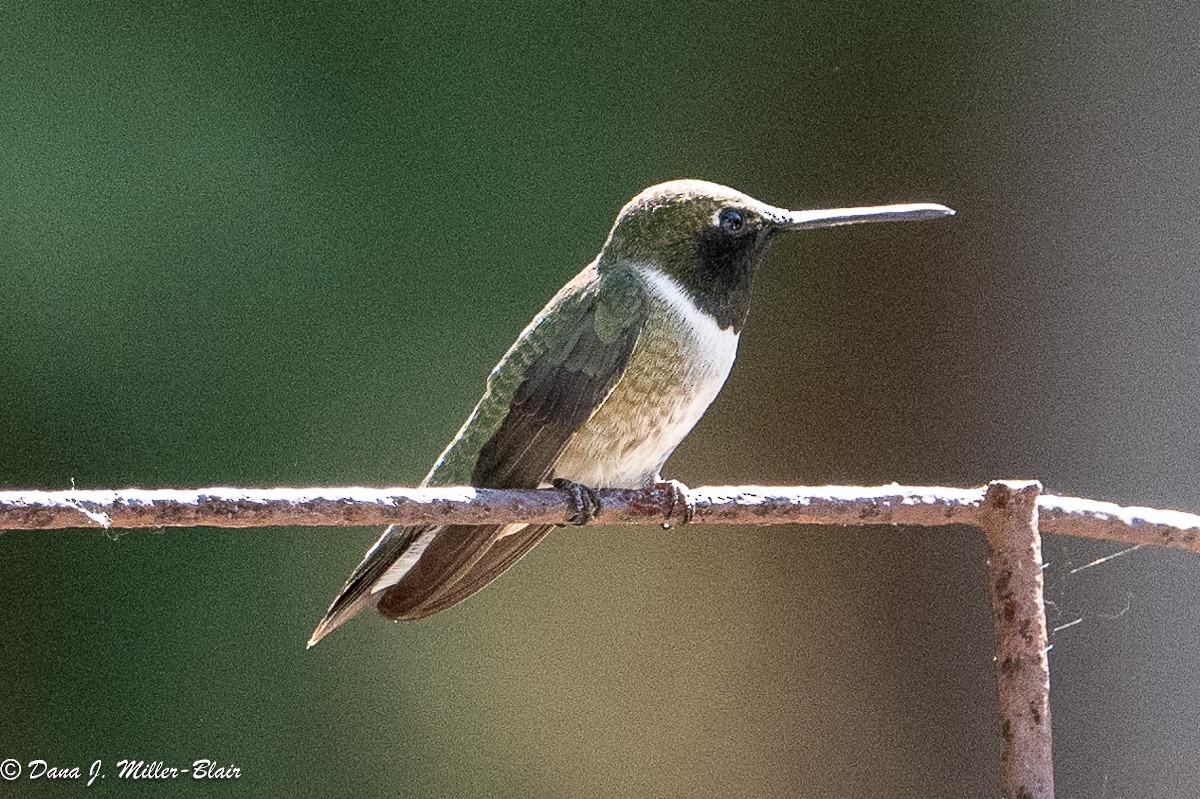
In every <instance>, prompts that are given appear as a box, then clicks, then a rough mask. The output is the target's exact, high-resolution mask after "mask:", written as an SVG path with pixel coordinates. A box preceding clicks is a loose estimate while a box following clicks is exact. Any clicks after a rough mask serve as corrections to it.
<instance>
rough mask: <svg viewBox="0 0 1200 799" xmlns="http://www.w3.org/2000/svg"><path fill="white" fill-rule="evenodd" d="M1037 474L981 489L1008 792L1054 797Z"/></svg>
mask: <svg viewBox="0 0 1200 799" xmlns="http://www.w3.org/2000/svg"><path fill="white" fill-rule="evenodd" d="M1041 490H1042V486H1041V484H1040V483H1038V482H1036V481H1028V482H1022V481H996V482H994V483H991V484H990V485H989V486H988V489H987V493H986V494H985V495H984V499H983V507H982V514H981V519H980V521H981V525H982V527H983V530H984V533H985V534H986V536H987V544H988V578H989V580H990V583H991V591H992V620H993V622H994V623H995V628H996V672H997V676H998V680H999V688H1000V732H1001V744H1000V746H1001V750H1000V751H1001V762H1002V768H1003V782H1002V785H1001V795H1002V796H1004V798H1005V799H1053V797H1054V767H1053V762H1052V758H1051V740H1050V663H1049V659H1048V657H1047V654H1048V649H1047V642H1046V611H1045V605H1044V604H1043V601H1042V539H1041V534H1040V533H1039V532H1038V504H1037V502H1038V495H1039V494H1040V493H1041Z"/></svg>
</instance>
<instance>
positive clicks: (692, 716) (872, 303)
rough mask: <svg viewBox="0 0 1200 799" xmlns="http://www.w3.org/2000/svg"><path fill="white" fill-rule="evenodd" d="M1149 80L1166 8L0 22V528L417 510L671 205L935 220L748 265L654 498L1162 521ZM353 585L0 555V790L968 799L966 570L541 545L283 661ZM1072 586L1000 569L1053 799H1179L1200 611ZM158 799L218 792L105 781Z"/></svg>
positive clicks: (76, 552) (1196, 164) (90, 542)
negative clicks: (259, 499)
mask: <svg viewBox="0 0 1200 799" xmlns="http://www.w3.org/2000/svg"><path fill="white" fill-rule="evenodd" d="M1198 46H1200V11H1197V10H1196V9H1195V8H1194V7H1190V6H1188V5H1186V4H1176V3H1170V2H1164V1H1163V0H1150V2H1147V3H1143V4H1141V5H1138V6H1136V7H1134V6H1127V5H1126V4H1118V3H1086V4H1081V3H1043V4H1041V5H1040V6H1039V7H1033V6H1024V7H1022V6H1020V5H1014V4H999V3H960V4H936V3H916V2H909V3H903V2H902V3H883V2H874V3H865V4H859V5H857V6H850V5H848V4H844V3H817V4H796V3H766V2H763V3H754V4H731V3H717V4H711V5H703V6H700V5H695V6H684V5H670V4H659V5H648V4H647V5H639V4H628V5H617V4H578V5H575V6H565V7H560V8H558V9H553V10H552V9H550V8H547V7H546V6H544V5H541V4H535V3H527V4H522V3H513V2H505V3H478V4H446V5H438V4H393V3H384V2H362V3H348V4H332V3H331V4H324V5H320V4H308V3H304V4H276V5H270V4H243V3H232V2H224V3H220V2H218V3H207V4H205V3H199V4H196V3H193V4H183V3H157V4H154V3H108V4H79V3H59V4H54V3H41V2H31V3H8V4H4V5H3V6H2V7H0V356H2V361H0V363H2V365H3V368H2V369H0V485H3V486H5V487H14V488H15V487H38V488H66V487H69V486H70V485H71V484H72V482H74V484H75V485H77V486H79V487H120V486H127V485H136V486H145V487H155V486H198V485H211V484H227V485H261V486H270V485H322V484H332V485H346V484H368V485H392V484H413V483H416V482H417V481H418V480H420V479H421V477H422V476H423V475H424V473H425V471H426V469H427V468H428V466H429V465H430V463H431V462H432V461H433V459H434V458H435V457H436V456H437V454H438V452H439V451H440V449H441V447H442V446H443V445H444V444H445V442H446V441H447V440H448V439H449V437H450V436H451V435H452V434H453V433H454V431H455V430H456V429H457V427H458V425H459V424H460V422H461V421H462V419H463V418H464V417H465V415H466V414H467V413H468V412H469V410H470V409H471V407H472V405H473V403H474V402H475V400H476V399H477V398H478V396H479V394H480V392H481V389H482V385H483V380H484V378H485V376H486V374H487V372H488V370H489V369H490V368H491V366H492V365H493V364H494V363H495V361H496V360H497V359H498V358H499V356H500V355H501V354H502V353H503V352H504V350H505V349H506V348H507V347H508V345H509V344H510V343H511V341H512V340H513V338H514V337H515V336H516V334H517V333H518V332H519V331H520V330H521V328H522V327H523V326H524V325H525V323H526V322H527V321H528V319H529V318H530V317H531V316H532V315H533V314H534V313H536V312H537V311H538V310H539V309H540V308H541V307H542V305H543V303H544V302H545V301H546V299H547V298H549V296H550V295H551V294H552V293H553V292H554V291H555V290H556V289H557V288H558V287H559V286H560V285H561V284H562V283H563V282H565V281H566V280H567V279H568V278H569V277H570V276H571V275H573V274H574V273H575V272H576V271H577V270H578V269H579V268H580V267H581V266H582V265H583V264H584V263H586V262H587V261H588V260H589V259H590V258H591V257H592V255H593V254H594V253H595V252H596V250H597V249H598V248H599V246H600V244H601V243H602V242H603V240H604V237H605V235H606V233H607V231H608V227H609V226H610V225H611V223H612V220H613V218H614V217H615V215H616V212H617V210H618V209H619V208H620V207H621V205H622V204H623V203H624V202H625V201H626V200H627V199H628V198H629V197H630V196H632V195H633V194H635V193H636V192H637V191H638V190H640V189H641V188H643V187H644V186H647V185H649V184H652V183H656V182H658V181H661V180H665V179H669V178H675V177H684V176H687V177H700V178H707V179H710V180H716V181H719V182H724V183H728V184H730V185H733V186H735V187H737V188H740V189H742V190H744V191H746V192H748V193H750V194H752V195H754V196H756V197H759V198H760V199H763V200H765V201H768V202H773V203H776V204H780V205H787V206H791V207H821V206H831V205H849V204H868V203H883V202H901V201H921V200H927V201H939V202H944V203H947V204H949V205H952V206H955V207H956V208H957V209H958V210H959V216H958V217H957V218H956V219H954V220H952V221H947V222H941V223H937V224H926V225H910V226H903V225H897V226H871V227H867V228H858V229H845V230H833V231H822V232H818V233H813V234H811V235H807V236H803V237H791V238H788V239H786V240H783V241H781V242H780V243H779V244H778V245H777V246H776V249H775V251H774V252H773V253H772V255H771V257H770V258H769V262H768V264H767V265H766V268H765V269H764V270H763V272H762V273H761V274H760V278H759V280H758V284H757V287H756V296H755V305H754V309H753V312H752V315H751V321H750V325H749V327H748V329H747V332H746V335H745V336H744V337H743V341H742V348H741V355H740V358H739V361H738V364H737V367H736V368H735V369H734V372H733V375H732V377H731V378H730V381H729V383H728V385H727V387H726V389H725V391H724V393H723V394H722V395H721V397H720V398H719V399H718V400H717V402H716V403H715V404H714V406H713V408H712V409H711V411H710V412H709V414H708V416H707V417H706V418H705V420H704V421H703V422H702V423H701V424H700V425H699V426H698V427H697V429H696V430H695V432H694V434H693V435H692V436H691V437H690V438H689V440H688V441H687V442H685V444H684V445H683V446H682V447H681V448H680V450H679V452H678V453H677V455H676V456H675V457H674V458H673V459H672V461H671V462H670V463H669V464H668V470H667V471H668V476H671V477H676V478H679V479H681V480H683V481H685V482H687V483H690V484H692V485H703V484H712V483H780V484H791V483H816V484H821V483H861V484H877V483H881V482H888V481H891V480H897V481H900V482H905V483H931V484H948V485H973V484H979V483H981V482H984V481H986V480H988V479H991V478H996V477H1038V478H1040V479H1042V480H1043V481H1044V482H1045V483H1046V486H1047V488H1048V490H1051V491H1054V492H1057V493H1066V494H1078V495H1083V496H1091V497H1097V498H1107V499H1113V500H1117V501H1121V502H1126V503H1137V504H1147V505H1152V506H1169V507H1178V508H1182V509H1190V510H1198V509H1200V496H1198V491H1197V487H1198V486H1200V459H1198V458H1197V453H1198V452H1200V424H1198V419H1200V356H1198V346H1197V345H1198V343H1200V318H1198V317H1197V315H1196V312H1195V309H1196V307H1197V302H1198V300H1200V270H1198V269H1197V262H1198V258H1200V225H1198V224H1197V222H1198V217H1200V214H1198V211H1197V209H1198V207H1200V205H1198V200H1200V190H1198V188H1197V187H1198V186H1200V174H1198V172H1200V159H1198V157H1197V156H1198V154H1200V134H1198V133H1197V131H1200V119H1198V117H1200V85H1198V84H1197V83H1196V81H1195V59H1196V54H1197V47H1198ZM376 534H377V531H376V530H373V529H266V530H256V531H220V530H207V529H197V530H172V531H167V532H165V533H158V534H156V533H151V532H136V533H130V534H127V535H123V536H121V537H120V538H119V539H118V540H116V541H113V540H110V539H108V538H106V537H105V536H104V535H103V534H101V533H99V532H94V531H86V532H83V531H65V532H53V533H41V532H39V533H11V532H10V533H7V534H4V535H3V536H2V537H0V563H2V567H0V630H2V632H0V636H2V640H3V647H2V649H0V686H2V687H0V718H2V719H3V723H2V724H0V758H5V757H15V758H17V759H19V760H21V761H22V762H26V761H29V760H32V759H34V758H44V759H47V760H49V761H50V762H51V763H54V764H60V765H72V764H80V765H82V766H83V767H84V768H85V769H86V767H87V765H88V764H89V763H90V762H91V761H92V760H94V759H96V758H101V759H103V760H104V761H105V763H106V770H107V771H108V772H109V776H108V778H107V780H106V781H105V782H104V783H103V785H102V786H100V791H101V792H104V793H110V794H120V793H124V792H133V791H134V790H135V789H136V791H137V792H138V793H139V794H143V793H147V794H153V795H155V796H168V795H185V796H195V795H205V794H207V793H210V792H211V793H217V792H220V793H221V795H232V793H231V792H237V793H239V794H244V795H255V796H282V795H305V796H307V795H313V796H328V795H346V796H350V795H353V796H362V797H375V796H381V797H382V796H422V797H430V796H433V797H458V796H462V797H476V796H478V797H484V796H488V797H560V796H570V797H575V796H578V797H593V796H594V797H602V796H638V797H677V796H678V797H681V796H688V797H704V796H712V797H718V796H721V797H724V796H761V797H773V796H823V797H824V796H828V797H876V796H908V795H922V796H945V797H951V796H956V797H960V796H993V795H995V794H996V788H995V783H996V779H997V774H998V743H997V735H996V727H997V722H996V701H995V698H994V695H993V694H994V686H993V681H992V673H993V665H992V662H991V628H990V619H989V615H988V604H987V597H986V593H985V574H984V547H983V543H982V537H981V535H980V534H978V533H977V532H976V531H973V530H969V529H944V530H922V529H896V530H892V529H848V530H846V529H814V528H789V527H778V528H770V529H741V528H730V529H710V528H704V529H697V530H694V531H692V530H677V531H673V532H670V533H662V532H660V531H656V530H648V529H588V530H583V531H573V530H564V531H562V532H560V533H558V534H556V535H554V536H552V537H551V539H549V540H548V541H547V542H546V543H544V544H543V545H542V546H540V547H539V548H538V549H537V550H536V551H535V552H534V553H533V554H532V555H530V556H529V557H528V558H527V559H526V560H525V561H524V562H523V563H522V564H521V565H520V566H519V567H518V568H516V569H515V570H514V571H513V572H512V573H511V574H510V575H508V576H506V577H505V578H504V579H503V580H501V581H500V582H498V583H497V584H496V585H495V586H493V587H491V588H489V589H488V590H487V591H485V592H484V593H482V594H481V595H480V596H478V597H477V598H475V599H473V600H471V601H470V602H468V603H466V604H465V605H463V606H461V607H459V608H456V609H454V610H453V611H451V612H448V613H445V614H442V615H439V616H437V617H435V618H434V619H432V620H429V621H427V622H423V623H421V624H417V625H410V626H393V625H389V624H387V623H385V622H383V621H382V620H380V619H378V618H366V619H363V620H358V621H356V622H355V623H353V624H351V625H349V626H348V627H347V628H345V629H343V630H339V631H338V632H337V633H336V634H334V635H333V636H331V637H330V638H329V639H327V640H326V641H325V642H324V643H322V644H321V645H320V646H319V647H317V648H315V649H314V650H312V651H307V652H306V651H305V649H304V642H305V640H306V638H307V636H308V634H309V632H310V631H311V629H312V627H313V625H314V624H315V622H316V621H317V620H318V618H319V617H320V615H321V613H322V612H323V611H324V609H325V607H326V605H327V603H328V601H329V600H330V598H331V597H332V596H333V593H334V592H335V591H336V589H337V588H338V587H339V586H340V584H341V581H342V580H343V579H344V578H345V576H346V575H347V574H348V572H349V570H350V569H351V568H352V567H353V565H354V564H355V563H356V562H357V561H358V559H359V557H360V556H361V554H362V551H363V549H364V548H365V547H366V546H367V545H368V544H369V543H370V542H371V541H373V540H374V537H375V536H376ZM1117 549H1118V547H1116V546H1108V545H1103V544H1098V543H1091V542H1086V541H1079V540H1069V539H1062V538H1050V539H1049V540H1048V541H1047V545H1046V557H1047V560H1048V561H1049V569H1048V572H1047V581H1048V583H1047V592H1048V597H1049V598H1050V599H1051V600H1052V601H1053V606H1052V607H1051V623H1052V625H1055V626H1060V625H1066V624H1068V623H1070V622H1072V621H1074V620H1075V619H1080V618H1081V619H1082V622H1081V623H1079V624H1075V625H1073V626H1070V627H1067V628H1065V629H1062V630H1060V631H1058V632H1056V633H1055V634H1054V635H1053V636H1052V640H1053V643H1054V650H1053V653H1052V656H1051V663H1052V668H1053V680H1054V688H1053V691H1054V693H1053V710H1054V724H1055V732H1056V740H1055V745H1056V752H1055V754H1056V759H1057V764H1058V770H1057V779H1058V786H1059V795H1060V796H1110V797H1115V796H1139V797H1176V796H1179V797H1183V796H1194V795H1195V790H1196V789H1195V786H1196V785H1197V784H1198V783H1200V758H1197V757H1196V756H1195V753H1196V751H1197V749H1198V748H1200V709H1198V708H1200V615H1198V614H1197V610H1196V601H1195V598H1196V585H1197V584H1198V583H1200V559H1198V558H1196V557H1194V556H1187V555H1184V554H1180V553H1171V552H1155V551H1139V552H1136V553H1133V554H1130V555H1127V556H1125V557H1122V558H1119V559H1116V560H1114V561H1111V562H1109V563H1106V564H1104V565H1102V566H1099V567H1096V568H1092V569H1087V570H1084V571H1078V572H1073V571H1072V570H1073V569H1076V568H1078V567H1079V566H1082V565H1084V564H1085V563H1087V562H1089V561H1090V560H1092V559H1093V558H1096V557H1100V556H1102V555H1105V554H1109V553H1112V552H1114V551H1116V550H1117ZM202 757H204V758H211V759H214V760H216V761H218V762H219V763H235V764H237V765H238V766H239V767H240V768H241V769H242V774H243V776H242V778H241V780H240V781H239V782H238V783H236V784H235V785H228V784H217V785H210V784H196V783H193V782H191V781H182V782H179V783H169V784H162V785H153V786H149V787H147V786H144V785H137V784H133V783H129V782H124V783H122V782H119V781H117V780H116V779H115V775H114V774H113V773H112V772H114V771H115V762H116V761H117V760H118V759H120V758H135V759H144V760H146V761H151V760H163V761H166V762H167V763H168V764H174V765H181V764H188V763H190V762H191V761H192V760H194V759H196V758H202ZM81 789H82V786H81V785H78V784H68V785H47V784H45V780H42V781H41V782H39V783H34V784H30V783H28V782H27V781H24V782H18V783H14V784H12V785H9V786H8V787H7V788H6V790H7V791H8V792H9V793H14V795H15V794H22V795H23V794H25V793H28V794H31V795H33V794H36V795H51V794H54V793H62V794H64V795H68V794H69V795H77V794H78V791H79V790H81ZM92 790H97V788H95V787H94V788H93V789H92Z"/></svg>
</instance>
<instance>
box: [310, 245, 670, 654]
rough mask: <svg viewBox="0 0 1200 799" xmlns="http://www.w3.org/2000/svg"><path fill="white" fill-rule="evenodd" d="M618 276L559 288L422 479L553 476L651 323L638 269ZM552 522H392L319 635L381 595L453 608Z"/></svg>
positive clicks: (414, 606) (397, 605)
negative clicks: (519, 526)
mask: <svg viewBox="0 0 1200 799" xmlns="http://www.w3.org/2000/svg"><path fill="white" fill-rule="evenodd" d="M619 277H622V276H614V275H611V274H610V275H606V276H602V275H601V274H600V273H599V272H598V270H597V269H596V267H595V265H592V266H589V267H588V268H587V269H585V270H584V271H583V272H581V273H580V274H579V275H577V276H576V278H575V279H574V280H572V281H571V282H570V283H568V284H567V285H566V286H564V287H563V289H562V290H561V291H559V293H558V294H556V295H555V297H554V298H553V299H552V300H551V301H550V303H549V304H548V305H547V306H546V308H545V309H544V310H543V311H542V312H541V313H540V314H538V316H537V317H536V318H535V319H534V320H533V322H531V323H530V325H529V326H528V327H527V328H526V329H525V331H524V332H523V333H522V334H521V336H520V338H519V339H518V340H517V342H516V343H515V344H514V345H513V346H512V348H511V349H509V351H508V353H507V354H506V355H505V356H504V358H503V359H502V360H501V361H500V363H499V364H498V365H497V366H496V368H495V369H494V370H493V371H492V374H491V376H490V377H489V378H488V386H487V391H486V393H485V394H484V396H483V398H482V399H481V400H480V401H479V403H478V405H476V407H475V410H474V412H473V413H472V414H471V416H470V418H468V419H467V422H466V423H465V424H464V425H463V427H462V429H461V430H459V432H458V435H457V436H456V437H455V439H454V441H452V442H451V444H450V445H449V446H448V447H447V448H446V451H445V452H443V453H442V456H441V457H440V458H439V459H438V462H437V464H436V465H435V466H434V468H433V470H432V471H431V472H430V473H429V476H428V477H426V479H425V481H424V483H423V484H424V485H429V486H437V485H463V484H468V485H476V486H481V487H490V488H536V487H538V486H539V485H541V484H542V483H543V482H544V481H545V480H546V479H547V478H548V477H549V476H550V472H551V470H552V468H553V466H554V462H555V461H556V460H557V459H558V456H559V455H560V454H561V453H562V451H563V449H564V448H565V447H566V445H567V443H568V442H569V441H570V439H571V436H572V435H573V434H574V433H575V432H576V431H578V430H579V428H580V427H582V426H583V424H584V423H585V422H586V421H587V420H588V418H589V417H590V416H591V415H592V413H594V412H595V410H596V409H597V408H598V407H599V406H600V405H601V403H603V402H604V400H605V399H606V398H607V397H608V395H609V393H610V392H611V391H612V389H613V387H614V385H615V384H616V382H617V380H618V379H619V377H620V375H621V373H622V372H623V371H624V368H625V365H626V363H627V362H628V360H629V356H630V353H631V352H632V351H633V348H634V345H635V343H636V342H637V338H638V336H639V335H640V333H641V330H642V328H643V324H644V321H645V314H646V304H647V300H646V296H645V289H644V288H643V286H642V283H641V281H640V280H638V279H636V278H634V277H632V276H623V277H624V279H618V278H619ZM547 532H549V528H540V527H539V528H532V527H526V528H523V529H519V530H513V529H512V526H511V525H476V526H466V525H450V526H445V527H390V528H388V529H387V530H386V531H385V532H384V534H383V536H382V537H381V538H380V539H379V541H378V542H377V543H376V544H375V546H374V547H372V548H371V550H369V551H368V552H367V555H366V556H365V557H364V558H363V561H362V562H361V563H360V564H359V566H358V568H357V569H355V571H354V573H353V574H352V575H351V576H350V579H349V580H348V581H347V583H346V585H345V587H344V588H343V589H342V592H341V593H340V594H339V595H338V597H337V598H336V599H335V600H334V602H333V604H332V605H331V606H330V608H329V611H328V612H327V613H326V616H325V619H324V620H323V621H322V622H321V624H320V625H318V627H317V631H316V632H315V633H314V634H313V642H315V640H319V638H320V637H322V636H323V635H324V634H326V633H327V632H329V631H330V630H332V629H333V628H334V627H336V626H337V625H338V624H341V623H342V622H343V621H345V620H346V619H348V618H350V616H352V615H354V614H355V613H357V612H358V611H359V610H361V609H362V608H363V607H365V606H367V605H368V604H370V603H371V602H372V601H375V600H377V601H378V607H379V611H380V613H382V614H383V615H384V616H387V617H389V618H393V619H399V618H403V619H418V618H423V617H425V616H428V615H430V614H432V613H436V612H437V611H439V610H442V609H444V608H446V607H449V606H450V605H452V604H454V603H455V602H458V601H461V600H462V599H465V598H466V597H467V596H469V595H470V594H472V593H474V592H475V591H477V590H479V589H480V588H482V587H483V586H484V585H486V584H487V583H488V582H490V581H491V580H493V579H495V578H496V577H498V576H499V575H500V574H501V573H502V572H503V571H504V570H505V569H507V568H508V567H509V566H511V565H512V564H513V563H514V562H516V560H517V559H519V558H520V557H521V555H523V554H524V553H525V552H526V551H528V550H529V549H530V548H532V546H533V545H534V544H536V543H537V542H538V541H540V540H541V539H542V538H543V537H545V535H546V533H547ZM509 538H511V539H512V540H511V541H509V540H508V539H509ZM464 580H465V582H462V585H461V587H458V586H457V584H458V583H460V582H461V581H464Z"/></svg>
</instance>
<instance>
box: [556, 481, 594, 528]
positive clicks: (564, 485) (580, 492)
mask: <svg viewBox="0 0 1200 799" xmlns="http://www.w3.org/2000/svg"><path fill="white" fill-rule="evenodd" d="M550 485H552V486H554V487H555V488H559V489H562V490H563V491H566V492H567V497H568V499H569V504H570V506H571V515H570V516H568V517H567V522H568V523H569V524H574V525H584V524H587V523H588V522H590V521H591V520H592V519H595V518H596V517H597V516H599V515H600V511H601V510H602V508H603V505H601V503H600V496H599V495H598V494H597V493H596V491H595V489H591V488H588V487H587V486H585V485H581V484H580V483H576V482H575V481H574V480H568V479H566V478H565V477H556V478H554V479H553V480H552V481H550Z"/></svg>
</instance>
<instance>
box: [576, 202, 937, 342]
mask: <svg viewBox="0 0 1200 799" xmlns="http://www.w3.org/2000/svg"><path fill="white" fill-rule="evenodd" d="M953 213H954V212H953V211H952V210H950V209H949V208H946V207H945V206H942V205H934V204H929V203H922V204H915V205H889V206H880V207H875V208H839V209H834V210H829V211H789V210H787V209H784V208H776V207H774V206H771V205H767V204H766V203H763V202H759V201H758V200H756V199H754V198H753V197H749V196H747V195H745V194H742V193H741V192H739V191H735V190H733V189H731V188H728V187H727V186H721V185H719V184H716V183H709V182H708V181H704V180H672V181H668V182H667V183H660V184H658V185H657V186H651V187H650V188H648V189H646V190H644V191H642V193H640V194H638V195H637V196H636V197H634V198H633V199H632V200H630V201H629V202H628V203H626V204H625V207H624V208H622V209H621V213H620V214H619V215H618V216H617V221H616V224H614V225H613V228H612V232H610V233H609V236H608V241H607V242H605V244H604V250H603V251H602V253H601V256H600V268H601V269H604V268H605V266H606V265H607V264H613V263H617V262H625V263H630V262H632V263H638V264H644V265H646V266H649V267H652V268H656V269H659V270H661V271H662V272H664V273H665V274H667V275H669V276H670V277H671V278H673V279H674V280H675V281H676V282H677V283H679V285H680V287H681V288H683V290H684V291H685V292H687V294H688V295H689V296H690V297H691V298H692V300H693V301H694V302H695V303H696V305H697V306H698V307H700V308H701V309H702V310H704V311H706V312H708V313H710V314H712V316H713V317H714V318H716V320H717V322H718V324H720V326H721V327H723V328H732V329H733V330H735V331H738V332H740V331H741V329H742V326H743V325H744V324H745V322H746V314H747V312H748V310H749V306H750V282H751V279H752V278H753V276H754V272H755V270H756V268H757V267H758V263H759V261H761V260H762V256H763V254H764V253H765V252H766V250H767V247H768V245H769V244H770V243H771V241H772V239H773V238H774V237H775V234H777V233H779V232H780V231H785V230H802V229H808V228H818V227H831V226H833V225H847V224H853V223H856V222H874V221H885V220H914V219H932V218H935V217H939V216H946V215H949V214H953Z"/></svg>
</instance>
